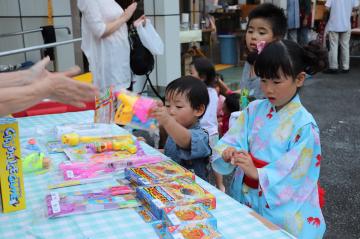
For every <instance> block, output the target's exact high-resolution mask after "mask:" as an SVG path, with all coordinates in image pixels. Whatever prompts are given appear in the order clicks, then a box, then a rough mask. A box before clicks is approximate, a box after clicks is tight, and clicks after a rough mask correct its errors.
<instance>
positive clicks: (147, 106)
mask: <svg viewBox="0 0 360 239" xmlns="http://www.w3.org/2000/svg"><path fill="white" fill-rule="evenodd" d="M155 106H156V101H155V100H153V99H151V98H145V97H139V98H138V99H137V101H136V102H135V104H134V108H133V111H134V113H135V115H136V116H137V117H138V118H139V119H140V121H141V122H142V123H145V122H146V121H148V120H149V114H150V111H151V109H153V108H154V107H155Z"/></svg>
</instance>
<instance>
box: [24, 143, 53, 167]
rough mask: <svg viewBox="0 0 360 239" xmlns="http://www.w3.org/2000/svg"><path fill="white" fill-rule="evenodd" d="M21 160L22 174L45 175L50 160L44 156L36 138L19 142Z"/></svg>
mask: <svg viewBox="0 0 360 239" xmlns="http://www.w3.org/2000/svg"><path fill="white" fill-rule="evenodd" d="M21 152H22V153H21V159H22V164H23V171H24V173H45V172H47V170H48V169H49V168H50V163H51V161H50V159H49V158H48V157H46V156H45V153H44V152H42V150H41V148H40V146H39V145H38V143H37V139H36V138H29V139H24V140H21Z"/></svg>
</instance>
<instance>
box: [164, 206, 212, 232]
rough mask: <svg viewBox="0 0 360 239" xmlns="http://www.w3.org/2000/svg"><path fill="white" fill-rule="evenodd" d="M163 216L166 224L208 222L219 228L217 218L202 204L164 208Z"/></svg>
mask: <svg viewBox="0 0 360 239" xmlns="http://www.w3.org/2000/svg"><path fill="white" fill-rule="evenodd" d="M163 218H164V222H165V224H166V226H177V225H185V224H191V223H207V224H209V225H211V226H212V227H213V228H215V229H216V228H217V222H216V218H215V217H214V216H213V215H212V214H211V213H210V212H209V211H208V210H207V209H206V208H205V207H204V206H203V205H202V204H192V205H186V206H175V207H167V208H164V214H163Z"/></svg>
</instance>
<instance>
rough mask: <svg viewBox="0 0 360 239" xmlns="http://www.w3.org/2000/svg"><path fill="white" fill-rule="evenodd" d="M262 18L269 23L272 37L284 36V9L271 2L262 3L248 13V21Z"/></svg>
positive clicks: (285, 27)
mask: <svg viewBox="0 0 360 239" xmlns="http://www.w3.org/2000/svg"><path fill="white" fill-rule="evenodd" d="M256 18H263V19H265V20H267V21H269V23H270V24H271V27H272V32H273V35H274V37H277V38H279V39H280V38H284V37H285V35H286V32H287V19H286V16H285V13H284V10H283V9H281V8H279V7H277V6H275V5H274V4H271V3H263V4H260V5H259V6H257V7H256V8H254V9H253V10H252V11H251V12H250V13H249V21H248V27H249V23H250V21H251V20H252V19H256Z"/></svg>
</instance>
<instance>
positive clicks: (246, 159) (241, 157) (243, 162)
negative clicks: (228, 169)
mask: <svg viewBox="0 0 360 239" xmlns="http://www.w3.org/2000/svg"><path fill="white" fill-rule="evenodd" d="M231 164H232V165H235V166H238V167H240V168H241V169H242V170H243V171H244V173H245V175H246V176H248V177H250V178H252V179H255V180H258V179H259V174H258V171H257V168H256V167H255V165H254V162H253V161H252V159H251V156H250V154H249V153H248V152H246V151H243V150H241V151H237V152H235V153H234V156H233V157H232V159H231Z"/></svg>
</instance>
